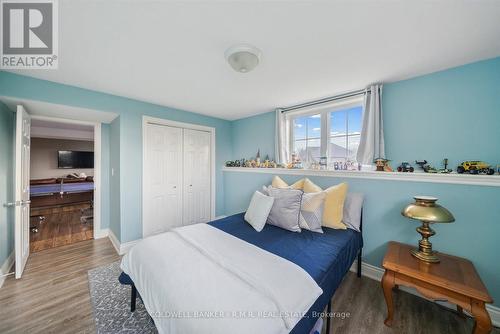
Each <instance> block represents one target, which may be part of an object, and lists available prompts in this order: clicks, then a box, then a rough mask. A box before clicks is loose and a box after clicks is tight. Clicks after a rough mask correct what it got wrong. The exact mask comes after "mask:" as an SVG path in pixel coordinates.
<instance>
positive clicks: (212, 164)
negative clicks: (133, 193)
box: [141, 116, 216, 236]
mask: <svg viewBox="0 0 500 334" xmlns="http://www.w3.org/2000/svg"><path fill="white" fill-rule="evenodd" d="M148 124H156V125H164V126H171V127H175V128H182V129H189V130H198V131H206V132H209V133H210V160H211V161H210V169H211V171H210V175H211V177H210V220H211V221H212V220H214V219H215V188H216V184H215V182H216V180H215V128H214V127H210V126H205V125H198V124H191V123H184V122H177V121H172V120H169V119H163V118H157V117H151V116H142V193H141V196H142V200H141V204H142V206H141V211H142V213H141V220H142V221H141V224H142V235H143V236H144V210H143V208H144V199H145V198H146V196H144V192H145V187H144V180H145V179H146V172H145V168H144V166H145V165H146V155H145V154H144V152H146V126H147V125H148Z"/></svg>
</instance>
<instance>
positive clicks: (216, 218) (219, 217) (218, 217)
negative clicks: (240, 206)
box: [214, 215, 227, 220]
mask: <svg viewBox="0 0 500 334" xmlns="http://www.w3.org/2000/svg"><path fill="white" fill-rule="evenodd" d="M226 217H227V216H224V215H222V216H217V217H215V218H214V220H219V219H222V218H226Z"/></svg>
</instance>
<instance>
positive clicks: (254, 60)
mask: <svg viewBox="0 0 500 334" xmlns="http://www.w3.org/2000/svg"><path fill="white" fill-rule="evenodd" d="M261 54H262V52H260V50H259V49H257V48H256V47H253V46H251V45H247V44H241V45H236V46H232V47H230V48H229V49H227V50H226V52H225V53H224V55H225V56H226V60H227V62H228V63H229V65H231V67H232V68H233V69H234V70H235V71H236V72H240V73H247V72H250V71H251V70H253V69H254V68H255V67H256V66H257V65H259V61H260V56H261Z"/></svg>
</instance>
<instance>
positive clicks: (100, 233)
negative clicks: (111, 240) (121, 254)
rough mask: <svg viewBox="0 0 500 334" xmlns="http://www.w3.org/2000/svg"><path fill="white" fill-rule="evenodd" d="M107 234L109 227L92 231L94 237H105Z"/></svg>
mask: <svg viewBox="0 0 500 334" xmlns="http://www.w3.org/2000/svg"><path fill="white" fill-rule="evenodd" d="M108 235H109V228H103V229H100V230H96V231H94V239H101V238H106V237H107V236H108Z"/></svg>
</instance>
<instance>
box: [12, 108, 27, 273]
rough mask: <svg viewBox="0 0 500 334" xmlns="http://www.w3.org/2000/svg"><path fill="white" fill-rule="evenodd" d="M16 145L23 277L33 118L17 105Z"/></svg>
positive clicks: (18, 244)
mask: <svg viewBox="0 0 500 334" xmlns="http://www.w3.org/2000/svg"><path fill="white" fill-rule="evenodd" d="M15 130H16V140H15V141H16V146H15V161H16V166H15V187H14V189H15V228H14V234H15V254H16V278H21V276H22V274H23V270H24V267H25V266H26V262H27V261H28V256H29V254H30V235H29V225H30V149H31V138H30V132H31V118H30V115H29V114H28V113H27V112H26V110H25V109H24V107H23V106H21V105H18V106H17V113H16V129H15Z"/></svg>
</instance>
